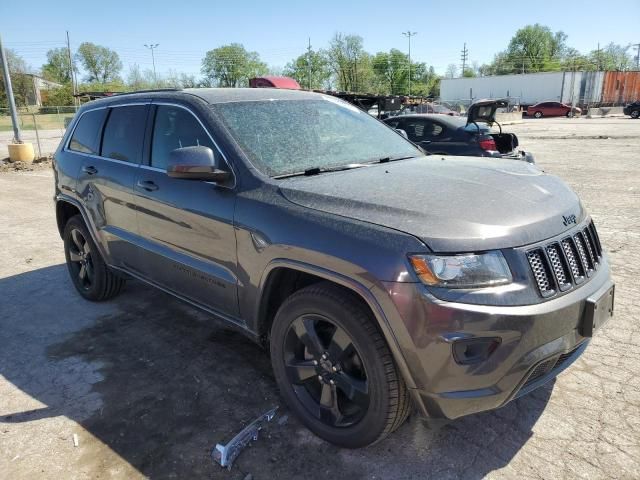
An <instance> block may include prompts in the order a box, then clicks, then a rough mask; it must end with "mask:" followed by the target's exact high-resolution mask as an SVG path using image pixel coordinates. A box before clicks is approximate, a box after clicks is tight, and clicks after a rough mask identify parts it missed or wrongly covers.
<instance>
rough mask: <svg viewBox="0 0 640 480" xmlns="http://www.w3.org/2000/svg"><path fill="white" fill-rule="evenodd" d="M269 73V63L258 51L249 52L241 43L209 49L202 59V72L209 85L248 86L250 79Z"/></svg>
mask: <svg viewBox="0 0 640 480" xmlns="http://www.w3.org/2000/svg"><path fill="white" fill-rule="evenodd" d="M266 73H267V65H266V64H265V63H264V62H262V61H261V60H260V55H258V53H257V52H249V51H247V50H246V49H245V48H244V46H242V45H241V44H239V43H231V44H229V45H223V46H222V47H218V48H215V49H213V50H209V51H208V52H207V53H206V54H205V57H204V59H203V60H202V74H203V75H204V77H205V80H206V81H207V83H208V84H209V85H217V86H219V87H243V86H247V85H248V83H249V79H250V78H252V77H260V76H263V75H265V74H266Z"/></svg>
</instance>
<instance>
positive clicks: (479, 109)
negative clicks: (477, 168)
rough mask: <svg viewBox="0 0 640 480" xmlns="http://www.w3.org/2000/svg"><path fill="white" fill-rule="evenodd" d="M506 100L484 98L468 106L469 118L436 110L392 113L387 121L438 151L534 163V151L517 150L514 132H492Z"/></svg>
mask: <svg viewBox="0 0 640 480" xmlns="http://www.w3.org/2000/svg"><path fill="white" fill-rule="evenodd" d="M505 107H506V101H504V100H481V101H478V102H476V103H474V104H473V105H472V106H471V107H469V112H468V115H467V117H466V118H460V117H449V116H445V115H437V114H413V115H401V116H397V117H391V118H387V119H385V120H384V122H385V123H386V124H387V125H389V126H390V127H393V128H395V129H397V130H401V131H402V132H404V133H406V136H407V138H408V139H409V140H411V141H412V142H414V143H415V144H417V145H419V146H420V147H422V148H423V149H424V150H425V151H427V152H429V153H432V154H438V155H468V156H476V157H494V158H509V159H516V160H526V161H528V162H531V163H534V159H533V155H531V154H530V153H527V152H523V151H521V150H518V145H519V142H518V137H517V136H516V135H515V134H513V133H503V132H502V127H500V133H491V126H492V125H494V124H495V123H496V120H495V114H496V110H497V109H499V108H505Z"/></svg>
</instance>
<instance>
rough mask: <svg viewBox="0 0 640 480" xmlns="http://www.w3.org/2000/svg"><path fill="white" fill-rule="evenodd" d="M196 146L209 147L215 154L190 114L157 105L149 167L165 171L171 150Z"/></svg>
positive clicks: (203, 131)
mask: <svg viewBox="0 0 640 480" xmlns="http://www.w3.org/2000/svg"><path fill="white" fill-rule="evenodd" d="M197 145H202V146H205V147H209V148H210V149H211V150H213V151H214V153H215V154H217V150H216V148H215V147H214V145H213V142H211V139H210V138H209V136H208V135H207V132H206V131H205V130H204V128H202V125H200V123H199V122H198V120H197V119H196V118H195V117H194V116H193V115H192V114H191V113H189V112H188V111H187V110H185V109H184V108H179V107H170V106H166V105H159V106H158V109H157V110H156V121H155V124H154V126H153V143H152V145H151V165H152V166H154V167H157V168H163V169H166V168H167V164H168V163H169V154H170V153H171V152H172V151H173V150H175V149H177V148H182V147H193V146H197Z"/></svg>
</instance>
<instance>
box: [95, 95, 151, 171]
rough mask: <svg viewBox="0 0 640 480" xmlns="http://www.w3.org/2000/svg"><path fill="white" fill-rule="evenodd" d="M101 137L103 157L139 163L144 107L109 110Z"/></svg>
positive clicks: (144, 119) (134, 106)
mask: <svg viewBox="0 0 640 480" xmlns="http://www.w3.org/2000/svg"><path fill="white" fill-rule="evenodd" d="M110 110H111V113H110V114H109V118H108V119H107V124H106V125H105V127H104V135H103V136H102V151H101V155H102V156H103V157H107V158H112V159H114V160H122V161H125V162H132V163H140V159H141V158H142V142H143V139H144V129H145V121H146V115H147V107H146V105H132V106H129V107H114V108H111V109H110Z"/></svg>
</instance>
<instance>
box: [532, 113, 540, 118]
mask: <svg viewBox="0 0 640 480" xmlns="http://www.w3.org/2000/svg"><path fill="white" fill-rule="evenodd" d="M533 116H534V117H536V118H542V112H536V113H534V114H533Z"/></svg>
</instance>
